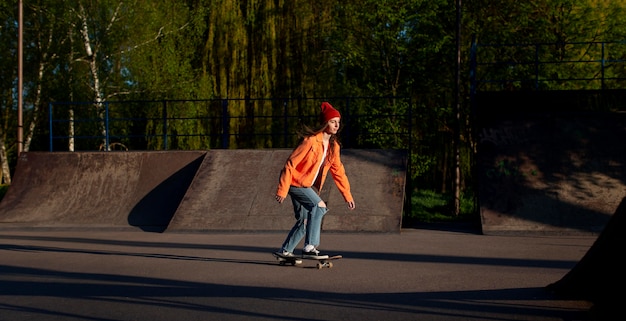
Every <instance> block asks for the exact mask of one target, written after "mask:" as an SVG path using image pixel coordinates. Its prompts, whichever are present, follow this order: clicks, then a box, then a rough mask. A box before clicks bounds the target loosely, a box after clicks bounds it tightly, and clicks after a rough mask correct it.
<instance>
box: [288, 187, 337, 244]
mask: <svg viewBox="0 0 626 321" xmlns="http://www.w3.org/2000/svg"><path fill="white" fill-rule="evenodd" d="M289 196H291V202H292V203H293V212H294V215H295V217H296V223H295V224H294V225H293V227H292V228H291V231H289V234H288V235H287V239H286V240H285V242H284V243H283V248H282V250H283V251H288V252H292V253H293V251H294V250H295V248H296V246H298V243H300V241H301V240H302V238H303V237H305V236H306V238H305V240H304V245H305V246H306V245H308V244H311V245H313V246H315V247H317V246H318V245H319V244H320V232H321V229H322V218H323V217H324V214H326V212H328V209H327V208H326V207H320V206H319V202H321V201H322V199H321V198H320V196H319V195H317V193H316V192H315V190H313V189H312V188H310V187H294V186H291V187H289Z"/></svg>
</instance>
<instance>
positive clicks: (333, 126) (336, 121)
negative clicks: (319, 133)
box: [326, 117, 341, 135]
mask: <svg viewBox="0 0 626 321" xmlns="http://www.w3.org/2000/svg"><path fill="white" fill-rule="evenodd" d="M339 125H341V118H340V117H335V118H331V119H330V120H328V126H326V133H327V134H330V135H335V134H337V132H338V131H339Z"/></svg>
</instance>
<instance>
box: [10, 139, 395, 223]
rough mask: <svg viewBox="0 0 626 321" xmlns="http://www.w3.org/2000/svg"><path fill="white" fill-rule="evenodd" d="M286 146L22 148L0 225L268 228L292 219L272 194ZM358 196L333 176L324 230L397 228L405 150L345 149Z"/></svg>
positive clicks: (289, 208)
mask: <svg viewBox="0 0 626 321" xmlns="http://www.w3.org/2000/svg"><path fill="white" fill-rule="evenodd" d="M290 152H291V150H279V149H276V150H211V151H183V152H180V151H168V152H80V153H68V152H60V153H49V152H28V153H23V154H22V156H21V157H20V158H19V160H18V165H17V168H16V172H15V175H14V179H13V184H12V185H11V187H10V188H9V190H8V191H7V194H6V195H5V197H4V199H3V200H2V202H0V229H1V228H15V227H20V228H23V227H34V228H68V227H78V228H116V229H123V228H138V229H142V230H145V231H153V232H164V231H271V230H287V229H289V228H290V227H291V225H292V224H293V220H294V219H293V211H292V206H291V202H290V200H289V199H288V200H287V201H286V202H284V203H283V204H282V205H281V204H278V203H276V201H275V200H274V193H275V190H276V184H277V181H278V175H279V172H280V170H281V168H282V166H283V165H284V162H285V160H286V159H287V157H288V155H289V153H290ZM342 160H343V162H344V164H345V166H346V171H347V172H348V176H349V178H350V181H351V184H352V189H353V195H354V197H355V201H356V203H357V209H356V210H355V211H349V210H348V209H347V208H346V206H345V202H344V201H343V199H342V197H341V195H340V193H339V192H338V190H337V188H336V187H335V186H334V183H333V181H332V179H330V176H329V179H328V181H327V185H326V188H325V190H324V191H323V193H322V197H323V198H324V200H326V201H327V202H328V203H329V208H330V209H331V210H330V212H329V213H328V214H327V216H326V217H325V221H324V225H323V229H324V230H327V231H371V232H399V230H400V227H401V218H402V209H403V203H404V186H405V179H406V161H407V160H406V153H405V152H402V151H385V150H344V151H343V153H342Z"/></svg>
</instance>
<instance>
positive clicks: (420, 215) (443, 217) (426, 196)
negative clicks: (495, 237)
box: [405, 190, 478, 223]
mask: <svg viewBox="0 0 626 321" xmlns="http://www.w3.org/2000/svg"><path fill="white" fill-rule="evenodd" d="M411 207H412V208H411V213H409V214H408V215H405V221H408V222H412V223H417V222H420V223H440V222H474V221H476V220H477V219H478V218H477V217H478V215H477V210H476V208H477V206H476V201H475V198H474V196H473V195H472V194H471V193H462V194H461V208H460V213H459V215H455V214H454V198H453V195H451V194H440V193H436V192H434V191H428V190H423V191H418V192H415V193H413V195H412V196H411Z"/></svg>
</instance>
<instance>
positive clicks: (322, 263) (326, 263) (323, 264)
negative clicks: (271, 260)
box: [272, 252, 343, 270]
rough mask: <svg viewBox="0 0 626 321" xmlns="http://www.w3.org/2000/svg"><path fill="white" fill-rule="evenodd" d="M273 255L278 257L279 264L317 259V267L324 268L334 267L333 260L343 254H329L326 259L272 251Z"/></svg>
mask: <svg viewBox="0 0 626 321" xmlns="http://www.w3.org/2000/svg"><path fill="white" fill-rule="evenodd" d="M272 255H274V257H275V258H276V260H278V264H280V265H287V264H289V265H292V266H293V265H299V264H302V261H303V260H311V261H317V265H316V266H317V269H318V270H319V269H323V268H332V267H333V262H331V261H332V260H337V259H340V258H342V257H343V256H341V255H333V256H329V257H327V258H325V259H310V258H304V257H300V256H294V257H284V256H282V255H279V254H278V253H276V252H274V253H272Z"/></svg>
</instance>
